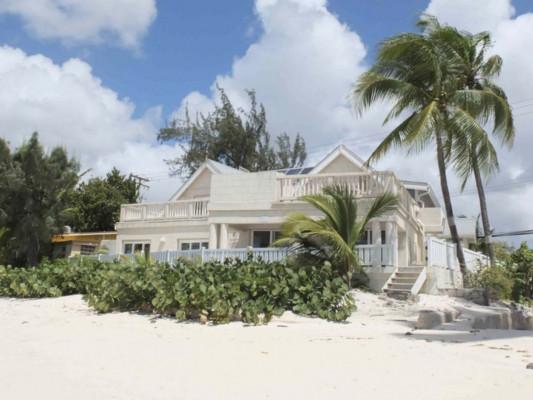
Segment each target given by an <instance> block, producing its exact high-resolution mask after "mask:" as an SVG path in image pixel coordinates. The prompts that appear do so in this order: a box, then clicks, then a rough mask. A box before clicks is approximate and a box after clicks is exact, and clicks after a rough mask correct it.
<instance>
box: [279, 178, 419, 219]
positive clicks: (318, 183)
mask: <svg viewBox="0 0 533 400" xmlns="http://www.w3.org/2000/svg"><path fill="white" fill-rule="evenodd" d="M278 180H279V188H280V189H279V196H280V200H281V201H295V200H298V199H299V198H300V197H302V196H308V195H316V194H320V193H321V192H322V191H323V190H324V188H326V187H327V186H331V185H346V186H347V187H348V188H350V189H351V190H352V191H353V192H354V193H355V194H356V195H357V197H377V196H380V195H382V194H384V193H392V194H395V195H396V196H398V201H399V203H400V205H401V206H403V207H404V208H405V210H406V212H407V213H408V214H409V215H412V216H415V215H416V214H415V213H416V211H417V210H418V205H417V204H416V202H415V201H414V199H413V198H412V197H411V195H410V194H409V193H408V192H407V190H406V189H405V187H404V186H403V184H402V183H401V182H400V181H399V179H398V178H396V176H395V175H394V174H393V173H392V172H388V171H387V172H377V171H376V172H362V173H338V174H320V175H291V176H283V177H280V178H278Z"/></svg>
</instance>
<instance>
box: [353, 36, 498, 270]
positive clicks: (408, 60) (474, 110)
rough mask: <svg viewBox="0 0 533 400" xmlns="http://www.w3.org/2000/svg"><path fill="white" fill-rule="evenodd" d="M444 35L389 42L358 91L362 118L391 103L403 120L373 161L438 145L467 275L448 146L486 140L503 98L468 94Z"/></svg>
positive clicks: (446, 194)
mask: <svg viewBox="0 0 533 400" xmlns="http://www.w3.org/2000/svg"><path fill="white" fill-rule="evenodd" d="M438 35H440V32H439V31H435V30H433V29H425V30H424V31H423V32H422V33H404V34H400V35H397V36H394V37H392V38H390V39H387V40H385V41H384V42H383V43H382V44H381V46H380V48H379V51H378V55H377V61H376V63H375V64H374V66H372V68H370V69H369V70H368V71H367V72H366V73H364V74H362V75H361V77H360V78H359V80H358V82H357V83H356V85H355V87H354V100H355V106H356V109H357V110H358V111H359V112H360V113H362V112H363V111H364V110H366V109H367V108H369V107H370V106H371V105H373V104H374V103H376V102H377V101H381V100H390V101H392V106H391V109H390V112H389V113H388V115H387V116H386V118H385V122H388V121H390V120H392V119H394V118H398V117H401V116H403V115H405V113H407V118H405V119H403V120H402V121H401V122H400V123H399V124H398V125H397V126H396V128H394V129H393V130H392V132H390V133H389V134H388V135H387V136H386V138H385V139H384V140H383V141H382V143H381V144H380V145H379V146H378V147H377V148H376V149H375V150H374V152H373V153H372V155H371V156H370V158H369V162H374V161H376V160H378V159H380V158H381V157H383V155H384V154H386V153H387V152H388V151H389V150H390V149H391V148H392V147H394V146H399V147H406V148H408V149H409V151H410V152H417V151H420V150H422V149H425V148H427V147H428V146H429V145H430V144H434V145H435V150H436V156H437V157H436V158H437V165H438V169H439V175H440V185H441V190H442V195H443V199H444V205H445V209H446V216H447V221H448V226H449V228H450V233H451V237H452V240H453V242H454V243H455V245H456V248H457V258H458V260H459V264H460V266H461V271H462V272H463V273H466V265H465V258H464V254H463V248H462V245H461V240H460V237H459V233H458V231H457V225H456V223H455V217H454V212H453V206H452V201H451V196H450V189H449V185H448V177H447V173H446V167H447V156H448V157H449V156H450V152H449V151H447V147H448V149H449V146H448V143H450V141H449V139H450V137H452V135H455V136H454V137H458V136H459V135H458V134H457V133H460V136H461V137H462V138H468V140H469V141H472V142H476V143H477V142H480V141H483V140H484V139H483V138H486V132H485V130H484V129H483V127H482V126H481V125H480V122H479V121H478V118H480V116H485V115H499V113H501V112H503V111H501V106H502V105H501V96H499V95H498V94H497V93H495V92H494V91H493V90H491V89H488V88H481V89H468V88H466V89H465V88H464V86H463V85H461V84H460V81H459V79H460V74H461V67H462V64H461V61H460V60H459V59H458V57H457V56H456V55H455V54H454V52H453V49H451V48H449V47H448V46H443V45H442V40H441V38H440V37H439V36H438Z"/></svg>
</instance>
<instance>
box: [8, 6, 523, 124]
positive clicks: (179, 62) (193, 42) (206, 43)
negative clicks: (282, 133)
mask: <svg viewBox="0 0 533 400" xmlns="http://www.w3.org/2000/svg"><path fill="white" fill-rule="evenodd" d="M527 3H528V1H527V0H522V1H516V0H515V1H514V2H513V5H514V6H515V8H516V9H517V11H519V12H520V11H522V10H525V9H526V6H527ZM427 4H428V1H425V0H402V1H396V0H373V1H364V0H355V1H352V0H330V1H329V2H328V8H329V10H330V11H331V12H332V13H334V14H336V15H337V16H338V18H339V19H340V21H342V22H343V23H345V24H347V25H348V26H349V27H350V28H352V30H354V31H356V32H357V33H358V34H359V35H360V36H361V38H362V39H363V41H364V43H365V45H366V46H367V49H368V56H367V61H369V62H371V60H372V57H373V55H374V52H375V49H376V46H377V44H378V43H379V41H381V40H382V39H383V38H385V37H387V36H390V35H393V34H395V33H398V32H401V31H406V30H412V29H413V25H414V22H415V21H416V19H417V17H418V16H419V15H420V13H421V12H422V11H423V10H424V9H425V8H426V7H427ZM260 33H261V26H260V24H259V23H258V21H257V19H256V18H255V15H254V2H253V1H252V0H232V1H220V0H202V1H173V0H159V1H157V18H156V20H155V22H154V23H153V24H152V26H151V27H150V28H149V30H148V33H147V34H146V36H145V37H144V39H143V40H142V42H141V49H140V51H139V52H138V53H136V52H132V51H131V50H129V49H124V48H121V47H119V46H116V45H107V46H102V45H90V44H89V45H85V44H83V45H67V46H65V45H64V44H63V43H61V42H59V41H56V40H40V39H36V38H34V37H32V36H30V35H29V34H28V33H26V31H25V30H24V29H23V26H22V23H21V19H20V18H19V17H18V16H15V15H5V14H4V15H2V16H0V41H1V42H2V43H3V44H8V45H10V46H13V47H18V48H21V49H23V50H24V51H25V52H27V53H29V54H34V53H42V54H44V55H46V56H47V57H49V58H51V59H52V60H54V61H55V62H56V63H62V62H64V61H65V60H68V59H69V58H72V57H79V58H81V59H83V60H86V61H87V62H88V63H90V65H91V66H92V68H93V71H94V75H96V76H98V77H99V78H100V79H101V80H102V81H103V83H104V85H105V86H108V87H111V88H113V90H115V91H116V92H117V93H119V95H120V96H125V97H128V98H130V99H131V100H132V101H133V102H134V103H135V105H136V115H140V114H141V113H143V112H144V111H145V110H146V109H147V108H149V107H152V106H154V105H157V104H161V105H162V106H163V109H164V112H166V113H170V112H171V111H173V110H174V109H175V108H176V107H177V106H178V105H179V102H180V100H181V99H182V98H183V97H185V96H186V95H187V94H188V93H189V92H191V91H193V90H200V91H202V92H205V91H207V90H208V88H209V86H210V85H211V84H212V83H213V79H214V77H215V76H216V75H217V74H221V73H227V72H229V71H230V69H231V65H232V62H233V60H234V59H235V57H237V56H240V55H242V54H243V53H244V52H245V51H246V49H247V48H248V46H249V45H250V44H251V43H253V42H254V40H256V39H257V37H258V35H259V34H260Z"/></svg>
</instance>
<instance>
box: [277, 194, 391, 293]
mask: <svg viewBox="0 0 533 400" xmlns="http://www.w3.org/2000/svg"><path fill="white" fill-rule="evenodd" d="M301 200H303V201H305V202H307V203H309V204H310V205H312V206H313V207H315V208H316V209H317V210H319V211H320V212H321V213H322V214H324V217H323V218H320V219H314V218H312V217H310V216H308V215H306V214H305V213H301V212H295V213H292V214H290V215H288V216H287V218H286V220H285V221H284V222H283V224H282V226H281V235H282V238H281V239H279V240H278V241H277V242H276V245H279V246H290V247H291V248H293V249H294V250H296V251H297V252H301V253H302V254H304V255H306V256H310V257H312V258H315V259H317V260H319V261H325V260H327V261H330V262H331V263H332V265H333V266H334V267H335V268H336V269H337V271H338V272H339V274H340V275H342V276H345V277H346V279H347V282H348V284H350V282H351V274H352V272H353V271H358V270H359V269H360V265H359V258H358V256H357V252H356V249H355V246H356V245H357V243H359V242H360V241H361V238H362V237H363V234H364V233H365V229H366V227H367V225H368V223H369V221H370V220H371V219H373V218H378V217H380V216H381V215H383V214H385V213H387V212H389V211H392V210H394V209H395V208H396V205H397V198H396V196H393V195H391V194H385V195H382V196H379V197H377V198H376V199H375V200H374V201H372V203H370V204H369V205H367V204H365V206H368V207H369V208H368V211H367V212H366V214H364V215H363V216H361V215H359V210H360V204H359V201H358V200H357V197H356V194H355V192H353V191H352V190H351V189H350V188H348V187H347V186H346V185H335V186H331V187H328V188H325V189H324V191H323V194H319V195H310V196H303V197H302V198H301Z"/></svg>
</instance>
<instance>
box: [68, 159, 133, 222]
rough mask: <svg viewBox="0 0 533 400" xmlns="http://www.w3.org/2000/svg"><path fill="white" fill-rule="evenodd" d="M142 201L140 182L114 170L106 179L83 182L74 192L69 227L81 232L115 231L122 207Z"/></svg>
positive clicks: (69, 209)
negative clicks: (122, 205) (140, 199)
mask: <svg viewBox="0 0 533 400" xmlns="http://www.w3.org/2000/svg"><path fill="white" fill-rule="evenodd" d="M139 198H140V184H139V182H138V180H137V179H135V178H134V177H133V176H131V175H129V176H126V175H123V174H121V173H120V171H119V170H118V169H116V168H113V169H112V170H111V171H110V172H109V173H108V174H107V175H106V177H105V178H93V179H90V180H88V181H87V182H82V183H81V184H80V185H79V186H78V187H77V188H76V190H75V191H74V192H72V195H71V197H70V206H69V208H68V210H67V215H68V220H67V223H68V225H71V226H72V227H73V228H74V230H76V231H78V232H90V231H112V230H114V229H115V223H116V222H118V220H119V219H120V205H121V204H128V203H137V202H138V201H139Z"/></svg>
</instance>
